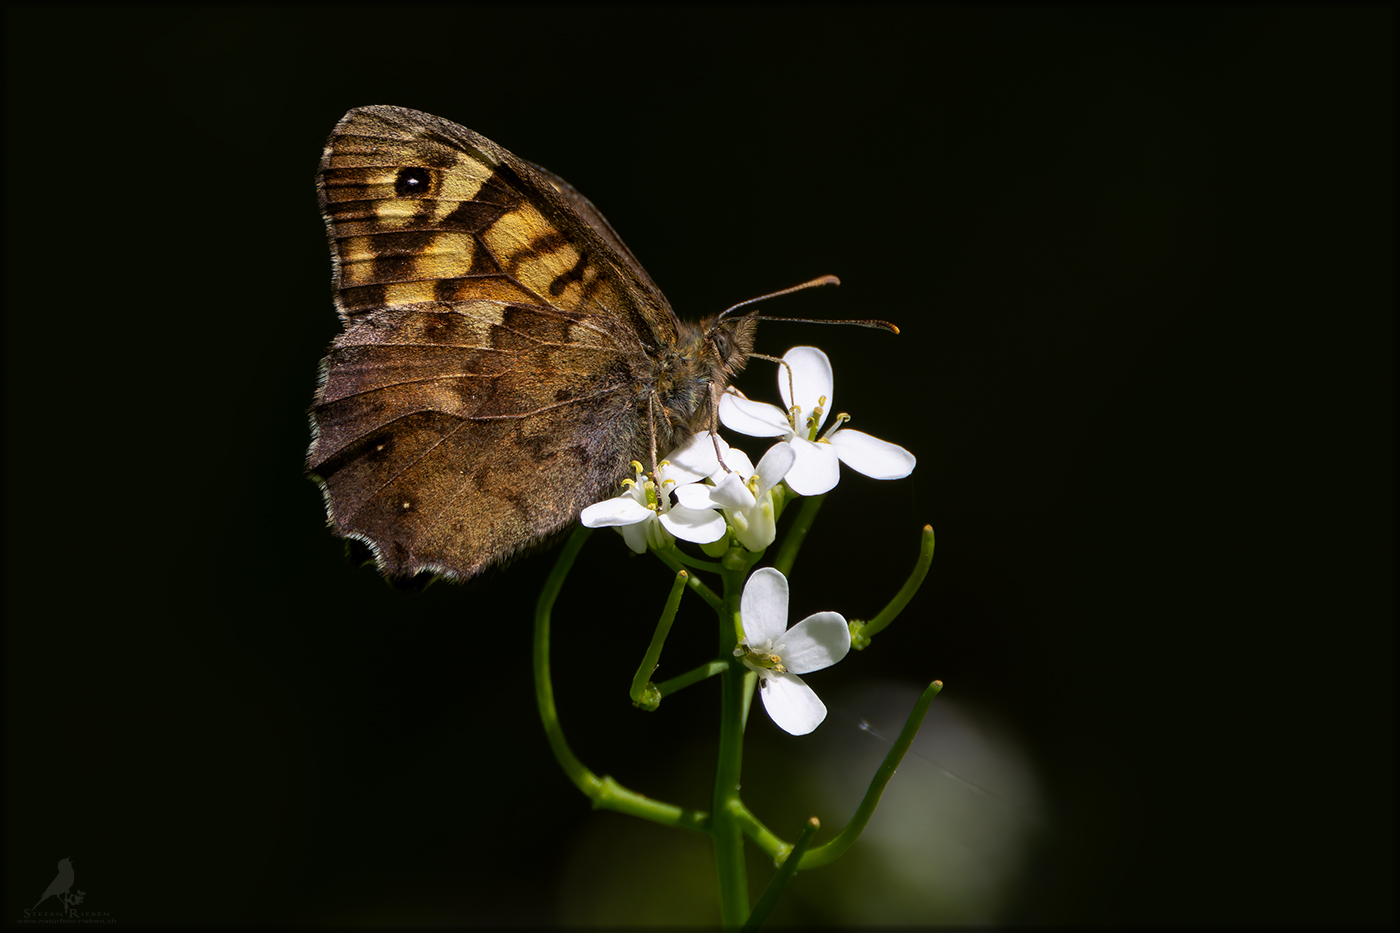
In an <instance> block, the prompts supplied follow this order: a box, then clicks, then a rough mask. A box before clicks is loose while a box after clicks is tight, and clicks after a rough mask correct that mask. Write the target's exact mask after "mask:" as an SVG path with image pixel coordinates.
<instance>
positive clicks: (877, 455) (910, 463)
mask: <svg viewBox="0 0 1400 933" xmlns="http://www.w3.org/2000/svg"><path fill="white" fill-rule="evenodd" d="M829 441H830V443H831V446H832V447H834V448H836V455H837V456H838V457H840V458H841V462H842V463H844V464H846V466H848V467H850V468H851V469H853V470H855V471H856V472H857V473H864V474H865V475H866V476H869V477H870V478H871V479H903V478H904V477H906V476H908V475H909V474H910V473H912V472H913V471H914V455H913V454H911V453H910V452H909V451H907V450H905V449H904V448H903V447H900V446H899V445H898V444H891V443H890V442H889V441H882V440H880V439H879V438H878V437H871V436H870V435H869V434H866V433H865V432H864V431H852V430H850V429H849V428H841V429H839V430H837V431H834V432H832V434H831V437H830V438H829Z"/></svg>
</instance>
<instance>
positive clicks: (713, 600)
mask: <svg viewBox="0 0 1400 933" xmlns="http://www.w3.org/2000/svg"><path fill="white" fill-rule="evenodd" d="M651 553H653V554H655V555H656V556H657V558H658V559H659V560H660V561H661V562H662V563H663V564H665V565H666V566H667V567H670V568H671V569H672V570H674V571H675V572H676V573H680V572H681V571H682V570H684V569H685V567H684V565H682V564H681V562H680V561H679V560H677V559H676V554H679V553H680V551H679V549H676V548H672V549H671V550H669V551H652V552H651ZM706 569H711V568H706ZM713 569H715V570H721V569H722V568H720V567H714V568H713ZM686 586H688V587H690V590H691V592H693V593H694V594H695V595H696V596H699V597H700V598H701V599H703V600H704V601H705V604H706V605H708V606H709V607H710V608H711V609H713V610H714V611H715V612H720V611H722V610H723V609H724V600H722V599H720V598H719V596H717V595H716V594H715V591H714V590H712V589H710V588H709V587H708V586H706V585H705V584H704V583H702V582H700V578H699V577H697V576H696V575H695V574H691V575H690V579H688V580H686Z"/></svg>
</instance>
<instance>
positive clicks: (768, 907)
mask: <svg viewBox="0 0 1400 933" xmlns="http://www.w3.org/2000/svg"><path fill="white" fill-rule="evenodd" d="M821 825H822V824H821V821H820V820H818V819H817V818H816V817H815V816H813V817H809V818H808V820H807V822H806V823H805V824H804V825H803V827H802V831H801V832H799V833H798V834H797V841H796V842H794V843H793V844H792V851H791V852H789V853H788V856H787V858H785V859H783V863H782V864H781V865H779V866H778V873H777V874H775V875H774V876H773V880H772V881H770V882H768V887H767V889H766V890H764V892H763V896H762V897H760V898H759V899H758V903H757V904H755V905H754V907H753V913H751V914H749V920H748V922H747V923H745V924H744V930H745V931H746V933H747V931H750V930H757V929H758V928H759V925H760V924H762V923H763V921H765V920H767V919H768V915H769V914H770V913H772V912H773V908H774V907H775V906H777V903H778V898H780V897H782V895H783V889H785V888H786V887H787V885H788V882H789V881H791V880H792V876H793V875H795V874H797V868H798V866H799V865H800V864H801V863H802V855H803V853H805V852H806V851H807V846H809V845H811V844H812V838H813V837H814V836H816V834H817V830H819V829H821Z"/></svg>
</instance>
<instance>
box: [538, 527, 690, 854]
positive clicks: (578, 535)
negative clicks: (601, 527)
mask: <svg viewBox="0 0 1400 933" xmlns="http://www.w3.org/2000/svg"><path fill="white" fill-rule="evenodd" d="M588 534H589V530H588V529H587V528H584V527H583V526H582V525H580V526H579V527H578V528H576V529H574V533H573V534H572V535H570V536H569V540H568V543H567V544H565V545H564V549H563V551H562V552H561V553H560V555H559V560H558V561H556V562H555V564H554V569H553V570H552V571H550V574H549V579H548V580H546V581H545V585H544V590H543V592H541V593H540V599H539V602H538V603H536V605H535V642H534V649H533V651H532V653H531V660H532V662H533V667H534V673H535V702H536V703H537V704H538V705H539V709H540V720H541V721H542V722H543V723H544V733H545V737H546V738H547V739H548V740H549V748H550V751H552V752H554V760H555V761H557V762H559V767H560V768H562V769H563V770H564V773H565V774H566V775H567V776H568V778H569V780H570V781H573V783H574V786H575V787H577V788H578V789H579V790H581V791H582V792H583V793H584V795H585V796H587V797H588V799H589V800H591V801H592V802H593V806H594V808H595V809H604V810H616V811H618V812H619V813H627V814H631V815H632V816H637V817H641V818H642V819H646V820H651V821H652V822H654V823H660V824H662V825H663V826H674V827H676V828H678V829H689V830H694V831H696V832H702V833H703V832H709V827H710V818H709V816H708V815H707V814H705V813H704V812H702V811H699V810H688V809H685V808H684V807H678V806H675V805H674V804H669V803H662V802H660V801H658V800H652V799H651V798H650V797H647V796H644V795H642V794H639V793H637V792H636V791H633V790H629V789H627V788H626V787H623V786H622V785H621V784H619V783H617V782H616V781H614V780H613V779H612V778H610V777H606V776H604V777H601V778H600V777H598V776H597V775H596V774H594V773H593V772H592V771H590V770H588V768H587V767H585V766H584V764H583V762H581V761H579V760H578V757H577V756H575V755H574V753H573V750H572V749H570V748H569V743H568V741H567V740H566V739H565V738H564V730H563V728H562V727H561V726H560V724H559V711H558V710H557V709H556V708H555V706H554V684H553V681H552V680H551V677H550V672H549V622H550V613H551V611H552V610H553V608H554V602H555V600H556V599H558V598H559V591H560V590H561V589H562V588H563V586H564V580H565V578H566V577H567V576H568V575H569V569H570V568H571V567H573V564H574V559H575V558H576V557H577V556H578V552H579V549H580V548H582V547H583V542H584V541H586V540H588Z"/></svg>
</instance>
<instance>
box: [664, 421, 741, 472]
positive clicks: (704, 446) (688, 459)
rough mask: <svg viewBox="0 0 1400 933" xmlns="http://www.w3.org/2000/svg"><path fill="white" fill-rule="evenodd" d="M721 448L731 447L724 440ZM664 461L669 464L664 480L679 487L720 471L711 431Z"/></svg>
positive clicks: (686, 444) (687, 442) (670, 454)
mask: <svg viewBox="0 0 1400 933" xmlns="http://www.w3.org/2000/svg"><path fill="white" fill-rule="evenodd" d="M719 446H720V449H721V450H727V449H728V447H729V445H728V444H726V443H725V442H724V441H723V440H722V439H721V440H720V442H719ZM662 459H663V460H664V461H666V463H667V464H668V465H667V466H666V467H663V468H662V470H661V476H662V479H669V480H675V482H676V484H677V485H684V484H686V483H693V482H695V481H696V480H702V479H704V478H705V477H707V476H709V475H710V474H711V473H713V472H714V471H715V470H717V469H719V458H718V457H717V456H716V455H715V437H714V435H712V434H711V433H710V432H709V431H701V432H700V433H699V434H696V435H695V436H694V437H692V438H691V439H690V440H688V441H686V442H685V443H684V444H682V445H681V446H679V447H677V448H676V449H675V450H673V451H671V452H670V453H669V454H667V455H666V456H665V457H663V458H662Z"/></svg>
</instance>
